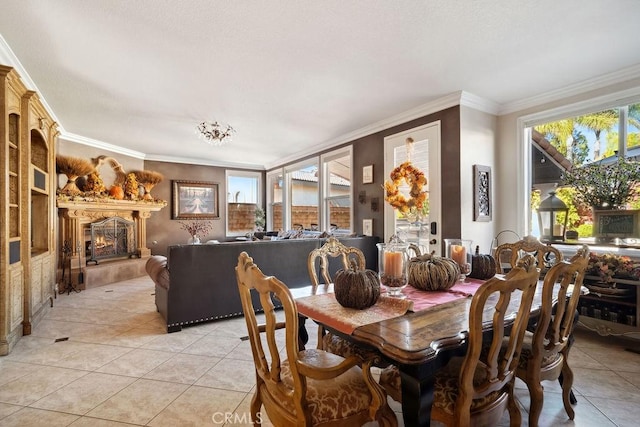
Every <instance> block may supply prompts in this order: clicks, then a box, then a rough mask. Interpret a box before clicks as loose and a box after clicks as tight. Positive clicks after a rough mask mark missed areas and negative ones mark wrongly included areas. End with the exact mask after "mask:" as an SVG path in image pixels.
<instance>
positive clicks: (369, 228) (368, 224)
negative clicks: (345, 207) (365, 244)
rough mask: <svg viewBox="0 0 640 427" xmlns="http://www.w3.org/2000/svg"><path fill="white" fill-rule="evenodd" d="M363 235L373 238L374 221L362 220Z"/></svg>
mask: <svg viewBox="0 0 640 427" xmlns="http://www.w3.org/2000/svg"><path fill="white" fill-rule="evenodd" d="M362 234H363V235H365V236H373V219H363V220H362Z"/></svg>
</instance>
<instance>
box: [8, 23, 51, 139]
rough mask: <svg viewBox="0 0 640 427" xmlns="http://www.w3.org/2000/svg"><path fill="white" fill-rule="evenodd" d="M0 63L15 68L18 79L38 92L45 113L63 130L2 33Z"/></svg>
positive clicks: (28, 87)
mask: <svg viewBox="0 0 640 427" xmlns="http://www.w3.org/2000/svg"><path fill="white" fill-rule="evenodd" d="M0 63H3V64H6V65H9V66H11V67H13V68H15V69H16V71H17V72H18V74H20V79H21V80H22V82H23V83H24V85H25V86H26V87H27V89H30V90H33V91H35V92H37V93H38V98H39V99H40V102H41V103H42V105H43V106H44V108H45V109H46V110H47V113H49V115H50V116H51V118H52V119H53V121H54V122H56V124H57V125H58V130H60V132H63V131H64V127H63V126H62V123H60V120H59V119H58V117H57V116H56V114H55V113H54V112H53V108H51V106H50V105H49V103H48V102H47V100H46V99H45V97H44V95H43V94H42V92H41V91H40V90H39V89H38V86H36V83H35V82H34V81H33V79H32V78H31V76H30V75H29V73H28V72H27V69H26V68H24V67H23V66H22V63H21V62H20V60H19V59H18V57H17V56H16V54H15V53H13V50H11V47H10V46H9V44H8V43H7V41H6V40H5V39H4V37H2V34H0Z"/></svg>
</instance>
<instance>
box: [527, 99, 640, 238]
mask: <svg viewBox="0 0 640 427" xmlns="http://www.w3.org/2000/svg"><path fill="white" fill-rule="evenodd" d="M536 122H537V123H530V124H529V125H530V126H531V127H530V128H528V129H526V132H525V134H526V135H530V138H527V140H528V141H530V143H531V146H532V149H531V161H532V162H531V169H530V173H529V182H531V184H532V185H531V187H530V188H532V192H531V194H530V217H529V222H530V227H529V230H530V231H529V233H530V234H533V235H536V236H540V234H541V233H540V230H539V229H538V228H539V226H538V222H537V207H538V206H539V204H540V201H541V199H543V198H545V197H546V196H547V194H548V192H549V191H551V190H555V187H556V186H557V185H558V186H559V187H558V189H557V191H556V193H557V194H556V195H557V196H558V197H559V198H560V199H562V200H563V201H564V202H565V204H566V205H567V206H568V207H569V213H568V220H567V229H568V230H572V231H575V232H577V233H578V236H579V238H580V239H583V240H585V241H588V242H593V241H594V240H595V239H593V236H594V235H595V234H594V231H593V223H594V222H593V213H592V207H591V206H588V205H587V204H585V203H584V202H582V201H581V200H580V199H581V197H580V196H579V195H578V194H576V189H575V188H572V187H570V186H563V185H562V176H563V175H564V174H566V168H567V165H569V164H570V165H572V167H573V168H576V167H578V168H581V167H585V166H586V167H588V166H589V165H591V164H593V165H594V166H595V165H599V164H601V165H606V164H610V163H612V162H614V161H616V159H617V158H618V156H624V157H628V158H631V159H634V160H638V159H640V104H638V103H633V102H632V103H628V104H626V103H625V104H623V105H613V106H611V107H606V108H597V107H596V108H591V109H590V111H589V110H587V111H586V112H584V113H580V114H566V115H565V116H564V117H560V118H554V119H553V120H544V119H538V120H536ZM540 136H542V137H544V139H545V140H546V141H540ZM546 142H548V143H549V144H550V146H551V147H550V148H545V146H546ZM554 149H555V150H557V151H558V153H559V154H561V156H557V155H556V156H553V155H552V154H550V151H553V150H554ZM562 156H564V158H563V157H562ZM574 170H575V169H574ZM625 207H626V208H631V209H640V200H638V199H637V198H636V199H635V200H631V201H630V202H629V203H628V204H627V205H626V206H625ZM562 220H564V218H562ZM597 243H601V242H600V241H598V242H597Z"/></svg>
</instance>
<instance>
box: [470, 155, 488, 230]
mask: <svg viewBox="0 0 640 427" xmlns="http://www.w3.org/2000/svg"><path fill="white" fill-rule="evenodd" d="M491 214H492V208H491V168H490V167H489V166H481V165H473V220H474V221H491Z"/></svg>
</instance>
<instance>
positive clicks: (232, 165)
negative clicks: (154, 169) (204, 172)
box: [144, 154, 265, 171]
mask: <svg viewBox="0 0 640 427" xmlns="http://www.w3.org/2000/svg"><path fill="white" fill-rule="evenodd" d="M144 160H145V161H156V162H167V163H183V164H188V165H200V166H217V167H222V168H229V169H249V170H257V171H264V170H265V167H264V165H257V164H247V163H234V162H219V161H211V160H204V159H192V158H188V157H175V156H161V155H155V154H150V155H147V156H146V157H145V158H144Z"/></svg>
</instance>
